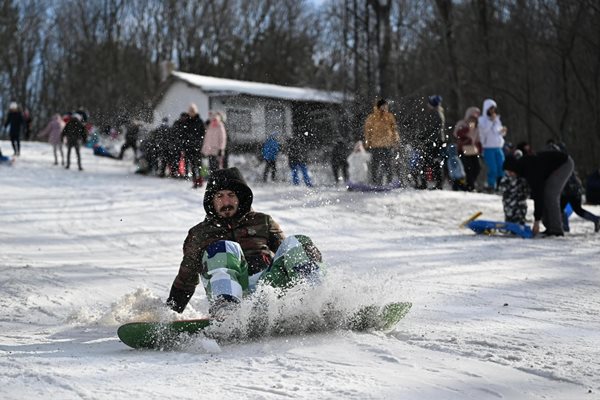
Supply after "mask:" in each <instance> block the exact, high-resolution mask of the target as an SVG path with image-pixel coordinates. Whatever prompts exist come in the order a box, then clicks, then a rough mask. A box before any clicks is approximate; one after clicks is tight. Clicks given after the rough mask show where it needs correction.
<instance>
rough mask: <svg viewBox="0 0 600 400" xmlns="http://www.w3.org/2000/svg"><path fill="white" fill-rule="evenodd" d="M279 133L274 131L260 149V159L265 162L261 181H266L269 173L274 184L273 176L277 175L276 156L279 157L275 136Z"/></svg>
mask: <svg viewBox="0 0 600 400" xmlns="http://www.w3.org/2000/svg"><path fill="white" fill-rule="evenodd" d="M278 135H279V132H277V131H274V132H271V134H270V135H269V136H268V137H267V140H265V143H264V144H263V147H262V158H263V160H265V164H266V165H265V172H264V173H263V181H264V182H266V181H267V177H268V176H269V172H270V173H271V180H272V181H273V182H275V176H276V175H277V156H278V155H279V149H280V147H281V146H280V145H279V141H278V140H277V136H278Z"/></svg>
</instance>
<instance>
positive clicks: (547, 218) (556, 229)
mask: <svg viewBox="0 0 600 400" xmlns="http://www.w3.org/2000/svg"><path fill="white" fill-rule="evenodd" d="M574 165H575V164H574V162H573V159H572V158H571V157H570V156H569V155H568V154H566V153H563V152H561V151H543V152H539V153H537V154H533V155H525V156H523V157H521V158H519V159H517V158H516V157H514V156H509V157H507V158H506V160H505V161H504V170H506V171H507V173H508V174H510V175H512V176H521V177H523V178H525V179H526V180H527V183H529V187H530V188H531V198H532V199H533V202H534V212H533V216H534V223H533V233H534V234H536V235H537V234H538V233H539V232H540V221H542V223H543V224H544V226H545V227H546V231H545V232H543V234H544V235H546V236H564V231H563V223H562V211H561V208H560V194H561V193H562V191H563V188H564V187H565V184H566V183H567V180H568V179H569V177H570V176H571V174H572V173H573V168H574Z"/></svg>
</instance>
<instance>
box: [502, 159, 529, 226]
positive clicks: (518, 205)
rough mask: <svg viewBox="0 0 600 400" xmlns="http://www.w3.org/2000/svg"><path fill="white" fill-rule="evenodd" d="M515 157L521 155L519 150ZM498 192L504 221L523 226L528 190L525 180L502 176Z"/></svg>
mask: <svg viewBox="0 0 600 400" xmlns="http://www.w3.org/2000/svg"><path fill="white" fill-rule="evenodd" d="M515 153H516V154H515V157H517V158H519V157H520V156H521V155H522V154H520V153H521V152H520V151H519V150H517V151H516V152H515ZM499 188H500V190H501V191H502V207H503V208H504V220H505V221H506V222H514V223H517V224H521V225H524V224H525V217H526V216H527V199H528V198H529V194H530V189H529V184H528V183H527V180H526V179H525V178H523V177H520V176H509V175H507V176H504V177H503V178H502V179H500V185H499Z"/></svg>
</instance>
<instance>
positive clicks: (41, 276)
mask: <svg viewBox="0 0 600 400" xmlns="http://www.w3.org/2000/svg"><path fill="white" fill-rule="evenodd" d="M0 146H1V147H2V149H3V150H4V151H5V153H9V148H10V143H8V142H6V141H3V142H0ZM82 153H83V168H84V171H83V172H79V171H77V170H76V169H75V170H73V169H71V170H65V169H63V168H61V167H57V166H53V165H52V155H51V149H50V147H49V146H48V145H46V144H43V143H24V144H23V148H22V156H21V157H20V158H19V159H18V160H17V161H16V163H15V164H14V165H13V166H12V167H7V166H0V188H1V189H0V190H1V192H0V193H1V197H0V199H1V200H0V202H1V206H0V305H1V307H2V310H3V311H2V314H1V316H0V356H1V359H0V398H2V399H42V398H43V399H81V398H85V399H114V398H117V397H118V398H124V399H137V398H139V399H145V400H146V399H173V398H176V399H178V400H180V399H203V400H207V399H222V398H237V399H282V398H295V399H357V400H358V399H361V400H362V399H426V400H427V399H435V400H439V399H461V400H464V399H474V400H475V399H477V400H481V399H497V398H506V399H597V398H600V381H599V380H598V376H600V333H599V332H600V329H598V328H599V327H600V291H599V290H598V288H599V286H600V262H599V260H600V234H595V233H594V232H593V226H592V224H591V223H589V222H587V221H584V220H582V219H579V218H578V217H576V216H574V217H572V220H571V233H570V234H568V235H567V236H566V237H564V238H551V239H533V240H523V239H517V238H490V237H482V236H475V235H474V234H472V233H471V232H470V231H466V230H463V229H460V228H459V227H458V225H459V223H460V221H461V220H463V219H465V218H466V217H468V216H469V215H470V214H472V213H473V212H474V211H477V210H481V211H483V213H484V216H485V217H487V218H489V219H502V217H503V214H502V204H501V199H500V198H499V197H498V196H494V195H486V194H475V193H457V192H451V191H441V192H440V191H414V190H399V191H395V192H391V193H387V194H381V193H368V194H363V193H354V192H353V193H349V192H346V191H344V190H343V189H341V188H335V187H325V186H322V187H317V188H315V189H314V190H308V189H306V188H305V187H302V186H301V187H291V186H289V185H287V184H284V183H279V184H275V185H273V184H268V185H265V184H262V183H256V182H253V183H251V186H252V188H253V190H254V194H255V196H254V198H255V200H254V208H255V209H257V210H259V211H264V212H267V213H270V214H271V215H272V216H273V217H274V218H275V219H276V220H277V221H279V222H280V224H281V225H282V227H283V229H284V231H285V232H286V233H287V234H293V233H305V234H308V235H310V236H311V237H312V238H313V240H314V241H315V243H316V244H317V245H318V246H319V248H320V249H321V251H322V253H323V255H324V257H325V259H326V261H327V262H328V264H329V266H330V268H329V272H328V278H327V282H326V283H325V284H324V286H325V288H326V290H327V294H328V296H329V297H330V298H331V297H335V298H337V299H338V300H339V301H342V302H347V303H348V302H356V303H357V304H358V303H369V302H386V301H392V300H409V301H412V302H413V309H412V310H411V312H410V313H409V314H408V316H407V317H406V318H405V319H404V320H403V321H402V322H401V323H400V324H399V325H398V326H397V328H396V329H395V330H394V331H393V332H391V333H390V334H382V333H367V334H358V333H351V332H345V331H337V332H330V333H317V334H303V335H295V336H288V337H276V338H268V339H264V340H259V341H253V342H247V343H238V344H231V345H222V346H220V345H218V344H217V343H215V342H214V341H210V340H208V339H204V340H198V342H196V343H192V344H191V345H190V346H189V348H186V349H182V350H181V351H174V352H157V351H136V350H132V349H129V348H128V347H126V346H125V345H123V344H122V343H121V342H120V341H119V340H118V338H117V337H116V328H117V327H118V326H119V324H121V323H123V322H127V321H132V320H136V319H149V318H156V317H157V316H162V317H164V316H165V313H166V314H168V313H169V312H170V311H166V310H164V309H162V307H161V305H162V303H163V301H164V299H166V297H167V295H168V291H169V289H170V286H171V283H172V281H173V278H174V277H175V274H176V273H177V270H178V266H179V262H180V258H181V247H182V243H183V239H184V238H185V235H186V233H187V230H188V229H189V228H190V227H191V226H193V225H194V224H196V223H197V222H199V221H200V220H201V219H203V217H204V211H203V208H202V197H203V194H204V192H203V190H199V191H194V190H191V189H190V184H189V183H188V182H184V181H179V180H170V179H158V178H153V177H145V176H139V175H136V174H135V173H134V167H133V165H132V164H131V162H130V161H129V162H128V161H116V160H110V159H103V158H99V157H94V156H93V155H92V154H91V151H90V150H89V149H83V150H82ZM261 168H262V167H261ZM248 175H250V176H254V175H256V174H254V175H253V174H248ZM589 209H590V211H592V212H594V213H596V214H600V207H597V206H596V207H592V206H590V207H589ZM531 213H532V210H531V207H530V214H529V215H530V216H531ZM202 292H203V291H202V289H199V290H198V291H197V292H196V295H195V296H194V298H193V299H192V301H191V303H190V307H188V309H187V310H186V312H185V313H184V314H183V317H186V318H189V317H197V316H201V315H205V314H206V310H207V303H206V299H205V297H204V296H203V293H202ZM316 301H318V300H315V299H310V300H309V301H307V304H306V307H314V306H316V305H318V304H315V302H316ZM311 302H312V303H311ZM167 316H170V315H167ZM171 317H173V318H175V317H181V316H175V315H173V316H171Z"/></svg>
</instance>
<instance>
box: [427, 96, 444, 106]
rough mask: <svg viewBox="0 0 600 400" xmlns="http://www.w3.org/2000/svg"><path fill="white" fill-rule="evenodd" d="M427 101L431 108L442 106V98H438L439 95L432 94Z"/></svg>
mask: <svg viewBox="0 0 600 400" xmlns="http://www.w3.org/2000/svg"><path fill="white" fill-rule="evenodd" d="M428 101H429V104H430V105H431V107H437V106H439V105H440V104H442V96H440V95H439V94H434V95H432V96H429V99H428Z"/></svg>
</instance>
